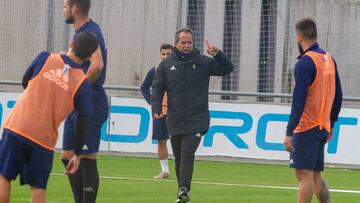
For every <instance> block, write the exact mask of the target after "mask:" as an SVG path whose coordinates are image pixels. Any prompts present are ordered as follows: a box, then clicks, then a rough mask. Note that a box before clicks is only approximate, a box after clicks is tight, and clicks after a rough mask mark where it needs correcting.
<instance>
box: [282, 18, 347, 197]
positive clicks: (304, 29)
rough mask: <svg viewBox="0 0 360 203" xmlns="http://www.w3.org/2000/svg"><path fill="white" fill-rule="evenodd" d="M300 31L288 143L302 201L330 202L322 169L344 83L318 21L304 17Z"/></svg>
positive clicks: (337, 113)
mask: <svg viewBox="0 0 360 203" xmlns="http://www.w3.org/2000/svg"><path fill="white" fill-rule="evenodd" d="M296 31H297V42H298V45H299V52H300V56H299V57H298V59H299V61H298V62H297V63H296V65H295V70H294V72H295V74H294V75H295V89H294V93H293V101H292V107H291V114H290V120H289V123H288V126H287V132H286V138H285V140H284V145H285V149H286V150H287V151H289V152H290V153H291V154H290V167H292V168H295V173H296V177H297V179H298V181H299V193H298V202H299V203H310V202H311V199H312V196H313V194H315V195H316V197H317V198H318V200H319V202H321V203H329V202H330V195H329V190H328V188H327V186H326V184H325V181H324V179H323V178H322V176H321V171H323V170H324V145H325V144H326V141H327V140H330V139H331V137H332V128H333V126H334V123H335V121H336V120H337V118H338V115H339V112H340V109H341V103H342V90H341V83H340V79H339V74H338V72H337V67H336V62H335V60H334V59H333V58H332V57H331V56H330V54H329V53H327V52H326V51H324V50H322V49H321V48H320V47H319V44H318V43H317V30H316V24H315V22H314V21H313V20H311V19H304V20H301V21H299V22H298V23H297V25H296Z"/></svg>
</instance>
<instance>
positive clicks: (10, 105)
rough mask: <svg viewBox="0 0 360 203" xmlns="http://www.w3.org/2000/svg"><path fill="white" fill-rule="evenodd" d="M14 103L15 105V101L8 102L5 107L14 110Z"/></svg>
mask: <svg viewBox="0 0 360 203" xmlns="http://www.w3.org/2000/svg"><path fill="white" fill-rule="evenodd" d="M15 103H16V101H8V102H7V105H6V106H7V107H8V108H9V109H12V108H14V106H15Z"/></svg>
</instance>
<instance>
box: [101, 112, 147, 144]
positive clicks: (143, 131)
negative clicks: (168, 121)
mask: <svg viewBox="0 0 360 203" xmlns="http://www.w3.org/2000/svg"><path fill="white" fill-rule="evenodd" d="M110 113H111V114H130V115H140V123H139V126H140V128H139V131H138V133H137V135H119V134H108V133H107V126H108V125H109V119H107V121H106V122H105V124H104V125H103V127H102V129H101V139H102V140H104V141H110V142H127V143H139V142H142V141H144V140H145V139H146V137H147V135H148V131H149V121H150V113H149V111H148V110H147V109H146V108H143V107H137V106H111V108H110ZM120 125H121V123H120Z"/></svg>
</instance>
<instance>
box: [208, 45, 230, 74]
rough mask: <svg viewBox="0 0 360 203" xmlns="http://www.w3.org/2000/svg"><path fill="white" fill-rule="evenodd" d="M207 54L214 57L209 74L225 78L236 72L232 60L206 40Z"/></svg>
mask: <svg viewBox="0 0 360 203" xmlns="http://www.w3.org/2000/svg"><path fill="white" fill-rule="evenodd" d="M206 45H207V48H208V49H207V52H208V54H210V55H212V56H213V57H214V60H212V61H211V62H210V67H209V74H210V75H215V76H224V75H228V74H230V73H231V72H232V71H233V70H234V65H233V63H232V62H231V61H230V59H229V58H228V57H227V56H225V54H224V53H223V52H222V51H221V50H220V49H219V48H218V47H216V46H214V45H211V44H209V42H208V41H207V40H206Z"/></svg>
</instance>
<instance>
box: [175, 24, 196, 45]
mask: <svg viewBox="0 0 360 203" xmlns="http://www.w3.org/2000/svg"><path fill="white" fill-rule="evenodd" d="M182 32H185V33H189V34H191V36H193V30H192V29H191V28H189V27H183V28H180V29H178V30H177V31H176V33H175V44H177V43H178V42H179V35H180V33H182Z"/></svg>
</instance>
